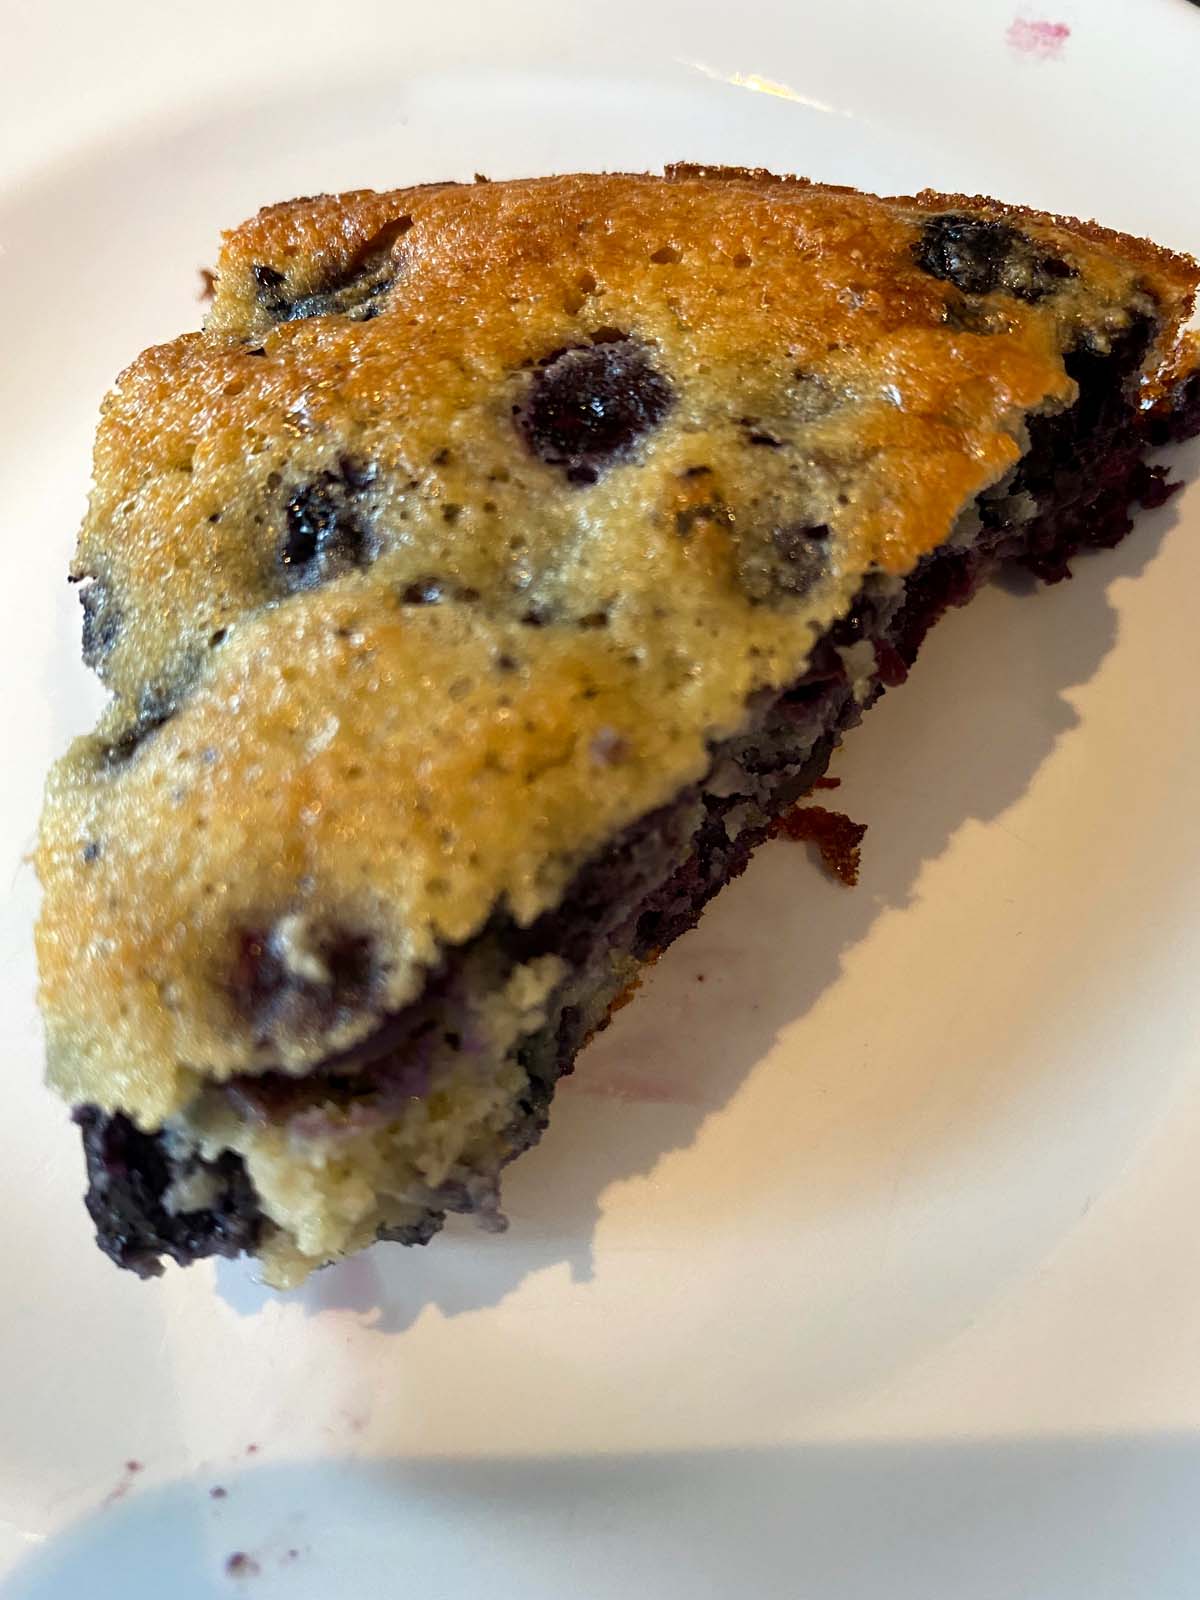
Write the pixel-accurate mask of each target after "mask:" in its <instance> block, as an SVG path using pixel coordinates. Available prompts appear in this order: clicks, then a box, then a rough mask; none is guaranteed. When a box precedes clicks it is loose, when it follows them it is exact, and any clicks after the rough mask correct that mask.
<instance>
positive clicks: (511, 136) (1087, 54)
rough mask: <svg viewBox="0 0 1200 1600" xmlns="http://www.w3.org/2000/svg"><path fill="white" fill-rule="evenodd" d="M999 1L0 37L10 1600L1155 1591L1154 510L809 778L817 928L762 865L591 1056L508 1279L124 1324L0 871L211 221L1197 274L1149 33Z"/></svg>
mask: <svg viewBox="0 0 1200 1600" xmlns="http://www.w3.org/2000/svg"><path fill="white" fill-rule="evenodd" d="M1017 4H1018V0H971V4H969V5H965V4H963V3H962V0H908V3H907V4H904V5H889V4H882V3H880V0H839V3H838V4H837V5H836V6H834V5H828V4H825V3H824V0H787V3H786V4H785V3H784V0H777V3H774V4H763V3H761V0H741V3H739V4H737V5H729V4H727V3H720V4H716V3H711V0H700V3H693V4H690V5H687V6H684V5H682V4H679V3H677V0H640V3H635V0H606V3H605V4H604V5H603V6H600V5H595V4H590V5H587V6H583V5H578V4H572V3H567V0H557V3H550V0H546V3H541V0H538V3H531V0H526V3H521V0H510V3H508V4H505V5H499V4H497V3H495V0H489V3H474V4H472V3H467V0H444V3H443V4H442V5H440V6H429V5H418V4H417V3H416V0H390V3H386V4H384V3H377V4H372V3H370V0H368V3H365V4H361V5H359V6H357V7H356V8H354V9H353V10H352V11H345V12H343V9H342V8H339V7H336V6H331V5H328V4H321V5H315V4H310V3H308V0H297V3H293V4H292V5H291V6H288V7H286V8H279V7H268V6H249V5H244V4H241V3H237V4H234V3H232V0H209V3H208V4H206V5H204V6H202V7H191V6H188V7H185V6H177V5H172V4H169V3H164V0H153V3H151V0H107V3H106V4H104V5H95V4H91V3H85V0H79V3H78V4H66V3H62V0H59V3H48V4H44V5H42V6H40V7H35V6H31V5H22V4H20V3H18V0H9V3H8V5H7V7H6V8H5V17H4V21H3V33H4V42H3V49H4V56H5V65H6V71H5V93H4V96H3V99H2V100H0V487H2V498H0V527H2V539H3V545H2V553H3V567H2V573H3V578H2V582H0V605H2V606H3V618H2V626H0V685H2V686H3V688H2V701H3V704H2V709H0V717H2V718H3V727H2V730H0V731H2V735H3V737H2V743H0V750H2V752H3V755H2V762H3V766H2V771H3V778H2V780H0V871H2V872H3V876H4V884H5V888H6V890H7V893H6V895H5V897H4V902H3V909H2V912H0V917H2V921H0V982H2V985H3V1005H2V1006H0V1035H2V1039H0V1050H2V1059H3V1062H4V1092H3V1100H2V1103H0V1104H2V1109H0V1208H2V1213H3V1217H4V1219H5V1228H4V1235H3V1246H2V1266H3V1281H2V1289H0V1304H2V1309H0V1593H2V1594H3V1595H4V1596H5V1597H8V1596H12V1597H17V1596H20V1597H23V1600H76V1597H81V1596H85V1595H86V1596H88V1597H89V1600H110V1597H113V1600H115V1597H117V1596H120V1597H121V1600H161V1597H162V1596H170V1597H171V1600H210V1597H217V1596H226V1595H230V1594H233V1593H237V1592H239V1591H241V1590H244V1591H245V1592H246V1593H254V1594H255V1595H256V1596H261V1597H262V1600H269V1597H273V1596H277V1595H278V1596H288V1597H290V1600H333V1597H342V1596H355V1597H358V1600H376V1597H379V1600H384V1597H386V1600H392V1597H394V1596H396V1595H400V1594H403V1595H426V1596H432V1597H438V1600H443V1597H444V1600H460V1597H462V1600H465V1597H467V1596H470V1597H472V1600H474V1597H476V1596H479V1595H481V1594H482V1595H487V1596H491V1597H494V1600H510V1597H512V1600H516V1597H521V1600H543V1597H544V1600H549V1597H552V1596H553V1597H556V1600H557V1597H559V1596H561V1595H563V1594H571V1595H575V1596H579V1597H580V1600H617V1597H622V1600H624V1597H630V1596H646V1597H648V1600H671V1597H675V1596H680V1597H682V1596H688V1597H689V1600H690V1597H695V1596H715V1597H722V1600H723V1597H726V1596H730V1597H732V1596H743V1595H747V1596H754V1597H759V1596H780V1597H785V1596H786V1597H787V1600H798V1597H809V1596H814V1597H824V1596H837V1597H839V1600H859V1597H864V1600H866V1597H869V1600H874V1597H876V1596H878V1597H883V1596H887V1597H888V1600H940V1597H942V1596H947V1597H949V1596H953V1597H954V1600H993V1597H994V1600H1002V1597H1003V1600H1011V1597H1014V1596H1031V1597H1038V1600H1041V1597H1055V1600H1057V1597H1070V1600H1075V1597H1078V1600H1104V1597H1109V1596H1126V1595H1128V1596H1135V1595H1136V1596H1139V1597H1147V1596H1149V1597H1159V1596H1181V1597H1182V1596H1189V1597H1193V1596H1195V1595H1196V1594H1198V1593H1200V1522H1198V1521H1197V1518H1196V1515H1195V1506H1196V1502H1197V1497H1198V1496H1200V1432H1198V1430H1200V1247H1198V1246H1197V1243H1196V1240H1197V1223H1196V1218H1197V1216H1198V1215H1200V1059H1198V1057H1200V983H1198V982H1197V972H1198V971H1200V910H1198V905H1200V804H1198V802H1200V719H1198V718H1197V716H1196V699H1195V695H1196V685H1197V682H1198V681H1200V630H1198V629H1197V627H1196V622H1195V607H1196V595H1197V592H1198V587H1200V488H1198V487H1197V486H1196V484H1195V483H1193V484H1192V486H1191V487H1190V488H1189V489H1187V490H1186V491H1185V492H1184V493H1183V494H1182V495H1180V496H1177V497H1176V499H1175V500H1174V501H1172V502H1171V505H1170V506H1169V507H1168V508H1166V509H1164V510H1163V511H1160V512H1156V513H1152V514H1148V515H1146V516H1145V517H1143V519H1142V521H1141V523H1140V525H1139V528H1138V530H1137V532H1136V534H1135V536H1134V537H1132V538H1131V539H1130V540H1129V541H1127V543H1126V544H1125V545H1124V546H1123V547H1122V548H1121V549H1120V550H1119V551H1116V552H1114V553H1111V554H1106V555H1103V556H1097V557H1094V558H1091V559H1088V560H1081V561H1080V562H1079V563H1078V568H1077V573H1076V577H1075V579H1074V581H1073V582H1072V583H1069V584H1062V585H1060V586H1058V587H1056V588H1054V589H1052V590H1044V591H1042V592H1040V593H1037V594H1031V595H1017V594H1016V593H1012V592H1008V591H1006V590H1003V589H1000V588H996V589H993V590H991V591H989V592H988V593H986V594H985V595H983V596H982V597H981V598H980V599H979V600H978V601H977V602H976V603H975V604H974V605H973V606H972V607H971V609H970V611H969V612H966V613H962V614H957V615H954V616H951V617H949V618H948V619H947V620H946V621H945V622H944V623H943V624H942V626H941V627H940V628H939V629H938V630H937V631H936V632H935V634H934V635H933V636H932V637H931V639H930V641H929V643H928V645H927V647H926V649H925V651H924V653H923V655H922V658H921V661H920V664H919V666H918V668H917V670H916V672H915V673H914V675H913V678H912V680H911V682H910V683H909V685H908V686H907V687H906V688H905V689H904V691H903V692H902V693H900V694H897V695H893V696H889V697H888V699H887V701H886V703H885V704H883V705H882V706H881V707H880V708H879V709H878V710H877V711H875V712H873V713H872V715H871V717H870V718H869V719H868V721H867V723H866V725H865V726H864V727H863V728H862V729H861V730H860V731H859V732H857V733H855V734H854V735H852V737H851V739H850V741H849V743H848V746H847V748H846V749H845V751H844V752H843V753H842V754H841V755H839V757H838V758H837V763H836V767H835V771H836V772H837V773H838V775H839V776H840V777H841V778H842V780H843V787H842V790H841V794H840V798H839V801H838V803H839V805H844V807H845V809H846V810H847V811H849V812H850V814H851V815H852V816H854V817H855V818H857V819H858V820H861V821H864V822H866V823H867V824H868V825H869V829H870V831H869V833H868V835H867V841H866V848H865V856H864V869H863V875H862V881H861V884H860V886H859V888H858V889H857V890H855V891H853V892H848V891H846V890H844V889H842V888H841V887H839V886H838V885H836V884H833V883H830V882H829V881H827V880H826V879H825V878H824V877H823V876H822V875H821V874H820V872H819V871H818V870H817V869H816V867H814V865H813V864H812V862H811V861H810V860H809V858H808V855H807V853H806V852H805V850H804V849H802V848H800V847H798V846H795V845H791V846H788V845H785V844H777V845H772V846H770V847H768V848H767V849H766V850H764V851H763V852H762V854H761V856H760V857H759V858H758V859H757V861H756V863H755V865H754V866H753V868H752V869H751V870H750V871H749V872H748V873H747V874H746V876H745V877H744V878H743V879H742V880H741V881H740V882H739V883H738V884H736V885H735V886H734V887H733V888H732V889H731V890H730V891H728V892H727V893H726V894H725V895H724V896H723V898H722V899H721V900H720V902H719V903H718V904H717V905H716V906H715V907H714V908H713V909H712V911H711V912H710V913H709V915H707V916H706V917H705V919H704V921H703V923H702V925H701V927H700V928H699V929H698V930H697V932H695V933H694V934H692V935H689V936H688V937H687V938H686V939H684V940H682V941H681V942H680V943H679V944H678V945H677V946H676V947H675V948H674V949H673V950H672V951H671V953H670V955H669V957H668V958H667V959H666V960H664V961H663V962H662V963H661V965H660V966H659V967H657V968H656V969H655V971H654V972H653V974H652V975H651V976H650V977H649V979H648V981H647V983H646V985H645V988H644V990H643V992H642V994H641V996H640V997H639V999H638V1001H637V1003H636V1004H635V1005H633V1006H631V1007H629V1008H627V1009H626V1010H624V1011H622V1012H621V1013H620V1015H619V1016H618V1018H617V1019H616V1021H615V1023H614V1026H613V1027H612V1028H611V1029H610V1030H609V1031H608V1032H607V1033H606V1034H605V1035H604V1036H603V1037H602V1038H601V1039H600V1040H598V1041H597V1042H596V1044H595V1045H594V1046H593V1047H592V1048H591V1049H589V1051H588V1052H587V1053H586V1055H585V1057H584V1058H583V1059H582V1060H581V1062H580V1065H579V1069H578V1071H577V1073H576V1075H575V1077H574V1078H573V1079H572V1080H571V1081H570V1082H569V1083H567V1084H566V1085H565V1086H564V1088H563V1089H562V1091H561V1093H560V1096H559V1100H558V1103H557V1106H556V1110H555V1116H554V1120H553V1123H552V1126H551V1130H550V1133H549V1135H548V1136H547V1138H546V1139H545V1141H544V1143H543V1144H542V1146H541V1147H540V1148H539V1149H538V1150H537V1151H535V1152H534V1153H533V1154H531V1155H530V1156H528V1157H527V1158H525V1159H524V1160H522V1161H521V1162H520V1163H519V1164H518V1165H517V1166H516V1167H515V1168H513V1169H512V1171H511V1174H510V1176H509V1181H508V1185H507V1190H506V1209H507V1211H508V1213H509V1216H510V1218H511V1224H512V1225H511V1228H510V1231H509V1233H508V1234H507V1236H505V1237H502V1238H496V1237H492V1236H488V1235H485V1234H481V1233H477V1232H475V1231H474V1230H472V1229H471V1228H470V1227H469V1226H463V1227H461V1228H451V1229H449V1230H448V1231H447V1233H446V1235H445V1236H444V1237H442V1238H441V1239H440V1240H438V1241H436V1242H435V1243H434V1244H433V1245H432V1246H431V1247H430V1248H429V1249H428V1250H425V1251H420V1252H417V1251H408V1252H406V1251H403V1250H401V1249H399V1248H395V1247H392V1248H388V1247H384V1248H381V1249H377V1250H375V1251H373V1252H372V1253H370V1254H369V1255H367V1256H365V1257H363V1258H361V1259H358V1260H355V1261H353V1262H350V1263H347V1264H345V1265H342V1266H340V1267H338V1268H335V1269H333V1270H330V1271H328V1272H324V1273H321V1274H319V1275H318V1276H317V1277H316V1278H314V1279H313V1280H312V1282H311V1283H310V1284H309V1285H308V1286H307V1287H306V1288H305V1289H304V1290H302V1291H299V1292H296V1293H293V1294H288V1295H282V1296H276V1295H272V1294H270V1293H268V1292H266V1291H264V1290H262V1289H261V1288H259V1287H258V1286H257V1285H256V1283H255V1281H254V1279H253V1276H252V1274H251V1272H250V1271H249V1270H247V1269H246V1268H245V1267H244V1266H242V1265H233V1266H231V1265H229V1264H223V1265H221V1266H220V1267H217V1268H214V1267H213V1266H212V1265H205V1266H201V1267H198V1268H196V1269H193V1270H191V1271H189V1272H187V1273H183V1272H179V1271H170V1272H168V1274H167V1276H166V1277H165V1278H163V1279H161V1280H160V1281H158V1282H154V1283H149V1284H144V1283H140V1282H138V1281H137V1280H136V1279H134V1278H132V1277H129V1276H126V1275H123V1274H119V1273H117V1272H116V1271H115V1270H114V1269H113V1268H112V1267H110V1266H109V1264H108V1263H107V1262H106V1261H105V1260H104V1259H103V1258H102V1257H101V1256H100V1255H99V1254H98V1252H97V1251H96V1250H95V1248H94V1246H93V1244H92V1240H91V1235H90V1230H89V1227H88V1223H87V1219H86V1217H85V1215H84V1213H83V1210H82V1208H81V1206H80V1203H79V1195H80V1191H81V1187H82V1172H81V1162H80V1156H79V1152H78V1149H77V1142H76V1139H75V1137H74V1135H73V1133H72V1131H71V1130H70V1128H69V1127H68V1124H67V1119H66V1116H65V1113H64V1111H63V1108H62V1107H61V1106H60V1105H58V1104H57V1102H56V1101H55V1100H53V1099H52V1098H51V1097H50V1096H49V1095H48V1094H47V1093H46V1092H45V1091H44V1090H43V1089H42V1087H41V1085H40V1073H41V1040H40V1034H39V1029H38V1025H37V1021H36V1016H35V1013H34V1009H33V1000H32V992H33V984H34V976H33V965H32V956H31V948H30V925H31V922H32V920H33V917H34V914H35V909H36V903H37V894H36V887H35V884H34V882H33V879H32V874H31V872H30V869H29V868H28V866H27V865H26V864H24V860H23V858H24V856H25V853H26V852H27V851H28V849H29V847H30V845H31V843H32V838H33V833H34V828H35V825H36V817H37V810H38V805H39V799H40V789H41V784H42V780H43V775H44V771H45V768H46V766H47V764H48V763H49V761H50V760H51V758H52V757H53V756H54V755H55V754H57V753H58V752H59V751H61V750H62V748H63V747H64V745H65V743H66V741H67V739H68V738H69V737H70V736H71V735H72V734H73V733H74V732H76V731H78V730H80V729H81V728H83V727H85V726H86V725H88V724H89V722H90V721H91V719H92V717H93V716H94V714H95V710H96V708H97V706H98V704H99V693H98V690H97V689H96V687H95V685H94V683H92V682H91V681H89V679H88V677H87V675H86V674H85V673H84V671H83V669H82V668H81V667H80V666H79V664H78V644H77V641H78V616H77V612H78V606H77V603H76V600H75V597H74V595H73V594H72V593H71V592H69V591H68V587H67V585H66V583H65V581H64V576H65V572H66V567H67V562H68V559H69V555H70V551H71V548H72V543H73V539H74V534H75V529H76V526H77V523H78V520H79V517H80V514H81V511H82V507H83V503H84V499H85V495H86V491H87V485H88V474H89V455H90V442H91V435H92V432H93V428H94V424H95V418H96V410H97V406H98V403H99V400H100V397H101V395H102V393H103V391H104V389H105V388H106V387H107V386H108V384H109V383H110V382H111V381H112V379H113V378H114V377H115V375H116V373H117V372H118V370H119V369H120V368H121V367H122V366H123V365H124V364H125V363H126V362H127V361H128V360H130V359H132V357H133V356H134V355H135V354H136V353H137V352H138V351H139V350H141V349H142V348H143V347H144V346H145V345H147V344H150V343H153V342H155V341H159V340H164V339H167V338H170V337H172V336H173V335H174V334H175V333H177V332H179V331H181V330H182V329H185V328H188V327H194V326H196V325H198V322H199V319H200V316H201V311H202V307H201V305H200V303H199V301H198V290H199V287H200V279H199V275H198V269H199V268H200V267H202V266H205V265H208V264H210V263H211V262H212V260H213V257H214V254H215V251H216V248H217V240H218V235H219V231H220V230H221V228H222V227H224V226H228V225H231V224H233V223H235V222H237V221H238V220H240V219H241V218H242V217H243V216H245V215H248V214H249V213H251V212H252V211H253V210H255V209H256V208H257V207H258V206H259V205H260V204H263V203H266V202H269V201H273V200H276V199H280V198H284V197H287V196H290V195H293V194H297V193H303V194H311V193H315V192H317V191H320V190H333V189H339V188H348V187H356V186H361V185H373V186H380V187H386V186H391V185H396V184H406V183H410V182H417V181H421V180H426V179H437V178H446V177H456V178H461V177H469V176H470V175H471V174H472V173H473V172H475V171H476V170H483V171H486V172H488V173H489V174H490V175H492V176H493V177H505V176H513V175H519V174H530V173H540V172H551V171H569V170H576V169H587V168H635V169H646V168H653V167H657V166H660V165H661V164H662V163H664V162H666V161H670V160H677V159H688V160H695V161H713V162H725V163H730V164H745V165H760V164H761V165H765V166H769V167H772V168H775V169H777V170H780V171H793V172H802V173H807V174H810V175H811V176H813V177H818V178H822V179H826V180H832V181H834V182H843V183H851V184H855V185H860V186H863V187H866V188H870V189H875V190H882V191H885V192H887V191H890V192H897V191H911V190H912V189H913V188H916V187H922V186H926V185H928V186H933V187H937V188H939V189H943V190H951V191H957V190H966V191H971V192H974V191H982V192H986V193H993V194H996V195H998V196H1000V197H1002V198H1004V199H1008V200H1013V201H1019V202H1025V203H1029V204H1033V205H1038V206H1044V207H1047V208H1051V209H1055V210H1061V211H1066V212H1071V213H1075V214H1082V215H1084V216H1093V215H1094V216H1097V217H1099V218H1100V219H1101V220H1102V221H1104V222H1106V223H1109V224H1112V225H1114V226H1117V227H1122V228H1126V229H1129V230H1131V231H1134V232H1145V233H1149V234H1151V235H1153V236H1154V237H1156V238H1158V239H1160V240H1161V241H1162V242H1164V243H1167V244H1171V245H1175V246H1178V247H1182V248H1190V249H1192V250H1194V251H1200V207H1198V206H1197V204H1196V200H1195V195H1196V188H1195V174H1196V173H1197V171H1200V123H1198V122H1197V119H1196V116H1195V110H1194V101H1195V79H1196V71H1197V67H1198V66H1200V8H1197V7H1196V6H1195V5H1193V4H1191V3H1189V0H1045V5H1046V7H1048V8H1049V9H1045V10H1043V9H1041V8H1040V7H1041V0H1037V6H1038V8H1037V9H1032V10H1028V9H1027V10H1023V11H1019V10H1017V9H1016V7H1017ZM1177 462H1178V469H1179V472H1180V473H1181V474H1182V475H1183V476H1185V477H1190V478H1192V479H1195V477H1196V476H1197V474H1198V472H1200V450H1198V449H1197V448H1196V447H1195V446H1193V447H1191V448H1190V449H1188V450H1184V451H1182V452H1179V453H1178V455H1177ZM701 980H703V981H701ZM238 1554H240V1556H241V1558H242V1559H241V1560H233V1561H232V1563H231V1558H232V1557H235V1556H236V1555H238Z"/></svg>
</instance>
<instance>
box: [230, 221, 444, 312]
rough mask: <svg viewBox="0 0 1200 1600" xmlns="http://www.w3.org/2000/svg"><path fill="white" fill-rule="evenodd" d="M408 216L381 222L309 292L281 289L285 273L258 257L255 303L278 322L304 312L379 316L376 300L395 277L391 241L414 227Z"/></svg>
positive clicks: (255, 278)
mask: <svg viewBox="0 0 1200 1600" xmlns="http://www.w3.org/2000/svg"><path fill="white" fill-rule="evenodd" d="M412 225H413V222H412V218H411V217H396V218H394V219H393V220H392V221H391V222H385V223H384V225H383V227H382V228H379V229H377V230H376V232H375V233H373V234H372V235H371V237H370V238H369V239H368V240H367V241H366V242H365V243H364V244H363V245H362V246H360V248H359V249H358V250H357V251H356V252H355V253H354V255H353V256H352V257H351V258H350V260H349V261H348V262H347V263H346V265H345V266H344V267H343V268H342V269H341V271H339V272H337V273H334V274H333V275H332V276H330V277H328V278H326V279H325V280H324V281H323V282H322V283H321V284H320V286H319V287H318V288H316V289H314V290H313V291H312V292H311V293H310V294H305V295H298V296H295V297H293V298H290V297H289V296H288V295H287V294H286V293H282V292H281V291H282V290H283V286H284V284H285V282H286V281H287V280H286V277H285V275H284V274H283V273H282V272H279V271H278V270H277V269H276V268H275V267H268V266H265V265H263V264H262V263H261V262H260V263H257V264H256V265H255V266H254V268H253V272H254V281H255V282H256V283H257V285H258V303H259V305H261V306H262V308H263V310H264V311H266V312H267V314H268V315H269V316H270V317H272V318H273V319H274V321H276V322H299V321H301V320H302V319H303V318H305V317H327V316H345V317H353V318H354V319H355V320H356V321H358V322H369V321H370V320H371V318H372V317H375V316H378V315H379V310H380V307H379V304H378V302H379V300H380V298H381V297H382V296H383V295H385V294H386V293H387V291H388V290H389V289H390V288H391V287H392V285H393V283H394V282H395V281H396V271H395V259H394V257H393V255H392V246H393V244H395V242H396V240H397V239H399V238H400V236H401V235H402V234H405V233H407V232H408V230H409V229H410V228H411V227H412Z"/></svg>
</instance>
